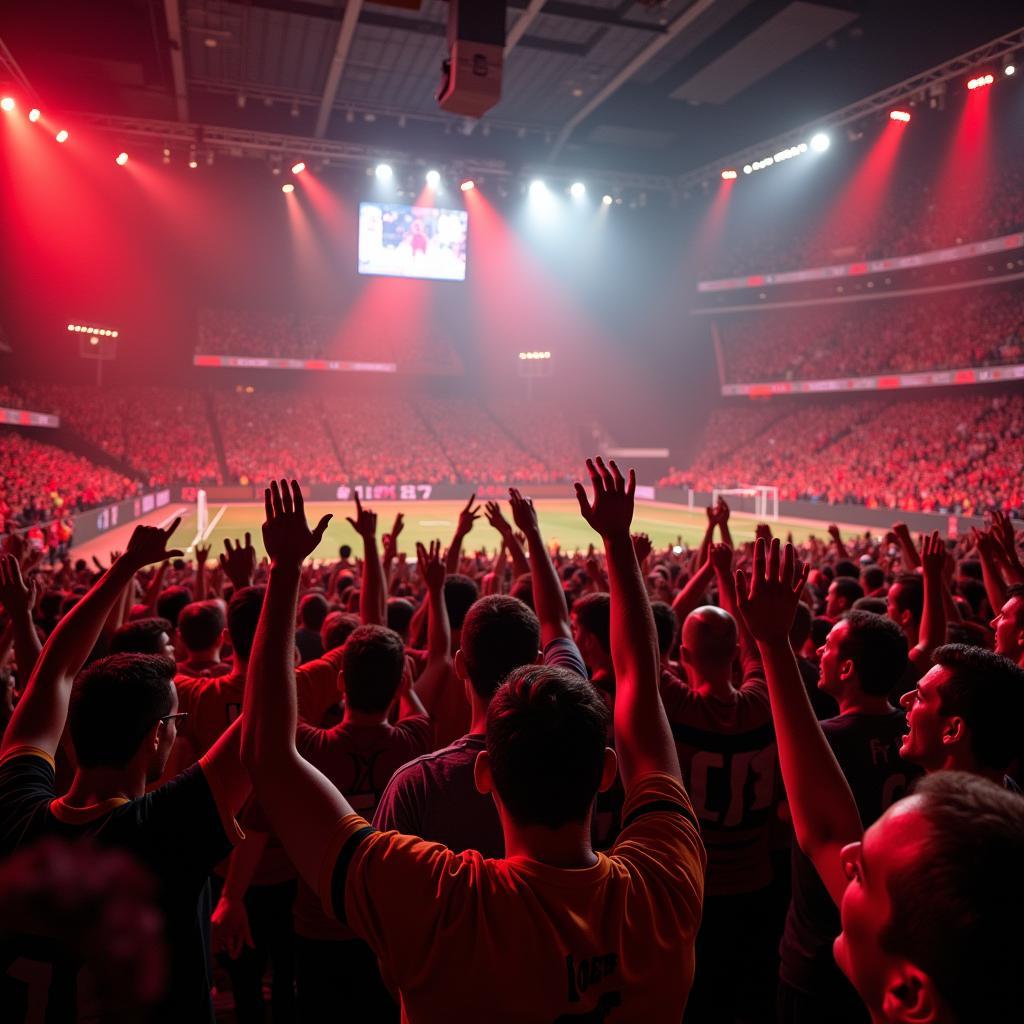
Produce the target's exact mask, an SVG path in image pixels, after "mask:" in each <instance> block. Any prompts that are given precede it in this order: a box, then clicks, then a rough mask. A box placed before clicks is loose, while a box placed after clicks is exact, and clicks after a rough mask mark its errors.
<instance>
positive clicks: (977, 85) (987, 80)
mask: <svg viewBox="0 0 1024 1024" xmlns="http://www.w3.org/2000/svg"><path fill="white" fill-rule="evenodd" d="M994 81H995V76H994V75H979V76H978V77H977V78H972V79H971V80H970V81H969V82H968V83H967V88H968V89H982V88H984V87H985V86H986V85H991V84H992V83H993V82H994Z"/></svg>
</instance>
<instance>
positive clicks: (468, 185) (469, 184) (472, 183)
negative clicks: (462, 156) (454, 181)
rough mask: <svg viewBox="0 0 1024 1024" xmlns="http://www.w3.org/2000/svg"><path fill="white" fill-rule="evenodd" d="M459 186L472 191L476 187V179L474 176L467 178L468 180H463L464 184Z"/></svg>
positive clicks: (463, 189) (464, 190)
mask: <svg viewBox="0 0 1024 1024" xmlns="http://www.w3.org/2000/svg"><path fill="white" fill-rule="evenodd" d="M459 188H461V189H462V191H463V192H472V191H473V189H475V188H476V182H475V181H474V180H473V179H472V178H467V179H466V180H465V181H464V182H463V183H462V184H461V185H460V186H459Z"/></svg>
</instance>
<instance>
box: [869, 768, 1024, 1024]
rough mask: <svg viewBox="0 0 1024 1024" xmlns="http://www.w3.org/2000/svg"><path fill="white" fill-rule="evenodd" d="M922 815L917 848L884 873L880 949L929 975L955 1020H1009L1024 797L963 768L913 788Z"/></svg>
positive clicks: (1018, 938)
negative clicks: (885, 906)
mask: <svg viewBox="0 0 1024 1024" xmlns="http://www.w3.org/2000/svg"><path fill="white" fill-rule="evenodd" d="M913 795H914V796H915V797H917V798H919V801H920V811H921V814H922V816H923V817H924V818H925V820H926V821H927V823H928V833H927V839H926V841H924V842H922V844H921V847H920V849H921V855H920V856H919V857H915V858H914V861H913V863H910V864H907V865H905V866H904V867H901V868H899V869H897V870H896V871H894V872H893V873H892V875H890V877H889V881H888V889H889V901H890V915H889V922H888V924H887V925H886V926H885V928H884V930H883V931H882V934H881V940H880V941H881V946H882V948H883V949H884V950H885V951H886V952H888V953H890V954H891V955H894V956H902V957H905V958H906V959H908V960H910V961H911V962H912V963H914V964H915V965H916V966H917V967H919V968H920V969H921V970H922V971H925V972H926V973H927V974H928V976H929V977H930V978H931V980H932V982H933V984H934V985H935V986H936V988H937V989H938V990H939V993H940V994H941V996H942V998H943V1000H944V1001H945V1002H946V1003H948V1004H949V1007H950V1009H951V1011H952V1013H953V1017H954V1019H956V1020H957V1021H960V1022H961V1024H969V1022H970V1024H989V1022H993V1024H994V1022H995V1021H1009V1020H1015V1019H1017V1017H1018V1015H1019V1014H1020V1005H1021V980H1020V965H1021V962H1022V961H1024V939H1022V932H1021V929H1020V908H1021V906H1022V904H1024V874H1022V873H1021V870H1020V866H1021V864H1022V863H1024V799H1022V798H1021V797H1020V796H1019V795H1018V794H1015V793H1011V792H1008V791H1007V790H1005V789H1003V788H1002V787H1001V786H998V785H996V784H995V783H994V782H990V781H989V780H988V779H985V778H982V777H981V776H978V775H973V774H969V773H967V772H933V773H932V774H930V775H926V776H925V777H924V778H922V779H921V780H920V781H919V782H918V783H917V785H916V786H915V788H914V791H913Z"/></svg>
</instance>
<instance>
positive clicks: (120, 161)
mask: <svg viewBox="0 0 1024 1024" xmlns="http://www.w3.org/2000/svg"><path fill="white" fill-rule="evenodd" d="M114 163H115V164H117V166H118V167H124V165H125V164H126V163H128V154H127V153H118V154H117V156H116V157H115V158H114Z"/></svg>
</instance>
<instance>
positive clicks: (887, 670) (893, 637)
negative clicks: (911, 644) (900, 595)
mask: <svg viewBox="0 0 1024 1024" xmlns="http://www.w3.org/2000/svg"><path fill="white" fill-rule="evenodd" d="M837 635H838V634H837ZM839 656H840V657H841V658H844V659H848V660H850V661H852V662H853V667H854V668H855V669H856V670H857V677H858V679H859V680H860V685H861V689H862V690H863V691H864V692H865V693H868V694H870V695H871V696H873V697H884V696H885V695H886V694H887V693H891V692H892V690H893V687H895V686H896V685H897V684H898V683H899V681H900V679H902V678H903V674H904V673H905V672H906V671H907V660H908V654H907V638H906V637H905V636H904V635H903V630H902V629H900V627H899V626H897V625H896V623H895V622H893V621H892V619H887V618H886V617H885V616H884V615H876V614H875V613H874V612H850V614H849V615H847V617H846V636H844V637H843V639H842V642H841V643H840V645H839Z"/></svg>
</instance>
